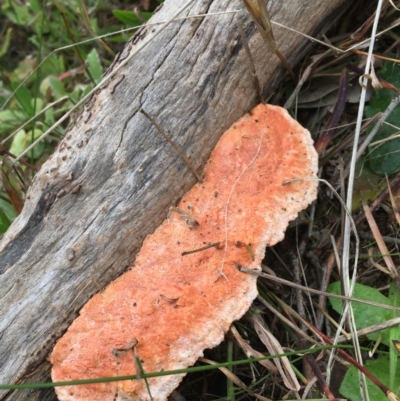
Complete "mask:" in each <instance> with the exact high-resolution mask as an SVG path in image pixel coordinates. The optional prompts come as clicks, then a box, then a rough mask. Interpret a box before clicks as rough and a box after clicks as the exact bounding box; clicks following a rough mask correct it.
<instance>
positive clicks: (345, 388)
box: [339, 356, 400, 401]
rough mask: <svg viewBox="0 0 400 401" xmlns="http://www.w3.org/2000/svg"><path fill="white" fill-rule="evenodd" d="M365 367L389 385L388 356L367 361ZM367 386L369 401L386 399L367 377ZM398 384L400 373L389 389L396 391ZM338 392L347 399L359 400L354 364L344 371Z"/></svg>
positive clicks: (350, 400) (399, 383)
mask: <svg viewBox="0 0 400 401" xmlns="http://www.w3.org/2000/svg"><path fill="white" fill-rule="evenodd" d="M365 367H366V369H367V370H369V371H370V372H371V373H372V374H373V375H374V376H376V377H377V378H378V379H379V380H380V381H381V382H382V383H383V384H384V385H385V386H387V387H389V385H390V384H389V358H388V357H387V356H385V357H381V358H378V359H374V360H370V361H367V362H366V363H365ZM367 386H368V392H369V396H370V400H371V401H387V397H386V396H385V394H384V393H383V392H382V391H381V390H380V389H379V388H378V387H377V386H375V384H373V383H372V382H371V380H369V379H367ZM399 386H400V375H397V377H396V378H395V380H394V385H393V387H392V388H391V390H394V392H396V389H397V388H398V387H399ZM339 392H340V394H341V395H342V396H344V397H346V398H347V399H348V400H349V401H361V396H360V386H359V381H358V372H357V369H356V368H355V367H354V366H351V367H350V368H349V370H348V371H347V372H346V374H345V376H344V379H343V381H342V384H341V385H340V388H339Z"/></svg>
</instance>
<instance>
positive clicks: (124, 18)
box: [112, 10, 151, 26]
mask: <svg viewBox="0 0 400 401" xmlns="http://www.w3.org/2000/svg"><path fill="white" fill-rule="evenodd" d="M112 13H113V14H114V16H115V18H117V19H119V20H120V21H121V22H122V23H124V24H126V25H129V26H138V25H142V24H143V22H142V21H141V20H140V19H139V18H138V17H137V16H136V15H135V13H134V12H133V11H126V10H112ZM143 14H145V15H143ZM147 14H150V17H151V13H144V12H141V13H140V15H141V16H143V19H145V20H147V19H148V18H146V15H147ZM150 17H149V18H150Z"/></svg>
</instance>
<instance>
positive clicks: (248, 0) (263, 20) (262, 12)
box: [243, 0, 277, 53]
mask: <svg viewBox="0 0 400 401" xmlns="http://www.w3.org/2000/svg"><path fill="white" fill-rule="evenodd" d="M243 3H244V4H245V6H246V8H247V11H248V12H249V14H250V15H251V18H252V19H253V21H254V23H255V24H256V27H257V29H258V31H259V32H260V35H261V36H262V38H263V39H264V41H265V43H266V44H267V47H268V50H269V51H270V52H271V53H276V50H277V46H276V42H275V38H274V34H273V32H272V26H271V21H270V18H269V13H268V10H267V6H266V4H265V2H264V1H262V0H243Z"/></svg>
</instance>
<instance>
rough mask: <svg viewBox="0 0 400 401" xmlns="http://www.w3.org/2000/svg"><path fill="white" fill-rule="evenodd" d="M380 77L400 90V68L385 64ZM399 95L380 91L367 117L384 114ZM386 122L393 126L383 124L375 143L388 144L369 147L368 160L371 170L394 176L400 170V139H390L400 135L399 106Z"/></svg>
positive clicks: (367, 111)
mask: <svg viewBox="0 0 400 401" xmlns="http://www.w3.org/2000/svg"><path fill="white" fill-rule="evenodd" d="M379 76H380V77H381V78H383V79H385V80H386V81H388V82H390V83H391V84H393V85H394V86H396V87H397V88H400V66H399V65H398V64H394V63H391V62H388V61H385V62H384V63H383V68H382V70H381V71H380V72H379ZM397 95H398V93H396V92H395V91H392V90H388V89H379V90H377V91H376V92H375V93H374V95H373V96H372V98H371V100H370V102H369V105H368V106H367V107H366V108H365V114H366V116H367V117H372V116H374V115H375V114H377V113H379V112H384V111H385V110H386V108H387V107H388V105H389V103H390V101H391V100H392V99H393V98H394V97H395V96H397ZM386 122H387V123H389V124H392V125H393V126H394V127H393V126H389V125H387V124H383V125H382V127H381V128H380V129H379V132H378V133H377V135H376V136H375V138H374V140H373V142H376V141H382V140H387V141H386V142H383V143H379V144H376V145H371V146H370V147H369V151H370V152H369V155H368V157H367V158H368V160H369V163H370V166H371V169H372V170H373V171H374V172H375V173H376V174H380V175H385V174H393V173H396V172H397V171H399V170H400V138H395V139H388V138H390V137H391V136H393V135H396V134H397V135H398V131H399V129H396V128H395V127H400V107H399V106H397V107H396V108H395V109H394V111H393V112H392V114H391V115H390V116H389V117H388V118H387V119H386Z"/></svg>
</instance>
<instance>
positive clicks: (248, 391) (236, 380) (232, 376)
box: [199, 358, 272, 401]
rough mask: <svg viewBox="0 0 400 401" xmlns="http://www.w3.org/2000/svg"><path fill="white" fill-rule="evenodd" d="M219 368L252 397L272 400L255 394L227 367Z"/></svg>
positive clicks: (266, 400) (204, 360) (213, 363)
mask: <svg viewBox="0 0 400 401" xmlns="http://www.w3.org/2000/svg"><path fill="white" fill-rule="evenodd" d="M199 361H201V362H204V363H208V364H209V365H216V364H217V362H214V361H211V360H209V359H206V358H199ZM219 370H220V371H221V372H222V373H223V374H224V375H225V376H226V377H227V378H228V379H229V380H230V381H232V382H233V383H235V384H236V385H237V386H238V387H240V388H241V389H242V390H244V391H247V393H249V394H250V395H251V396H252V397H255V398H257V399H258V400H261V401H272V400H270V399H269V398H267V397H263V396H262V395H259V394H256V393H255V392H254V391H252V390H251V389H249V388H248V387H247V386H246V385H245V384H244V383H243V382H242V381H241V380H240V379H239V378H238V377H237V376H236V375H234V374H233V373H232V372H231V371H230V370H229V369H227V368H219Z"/></svg>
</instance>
